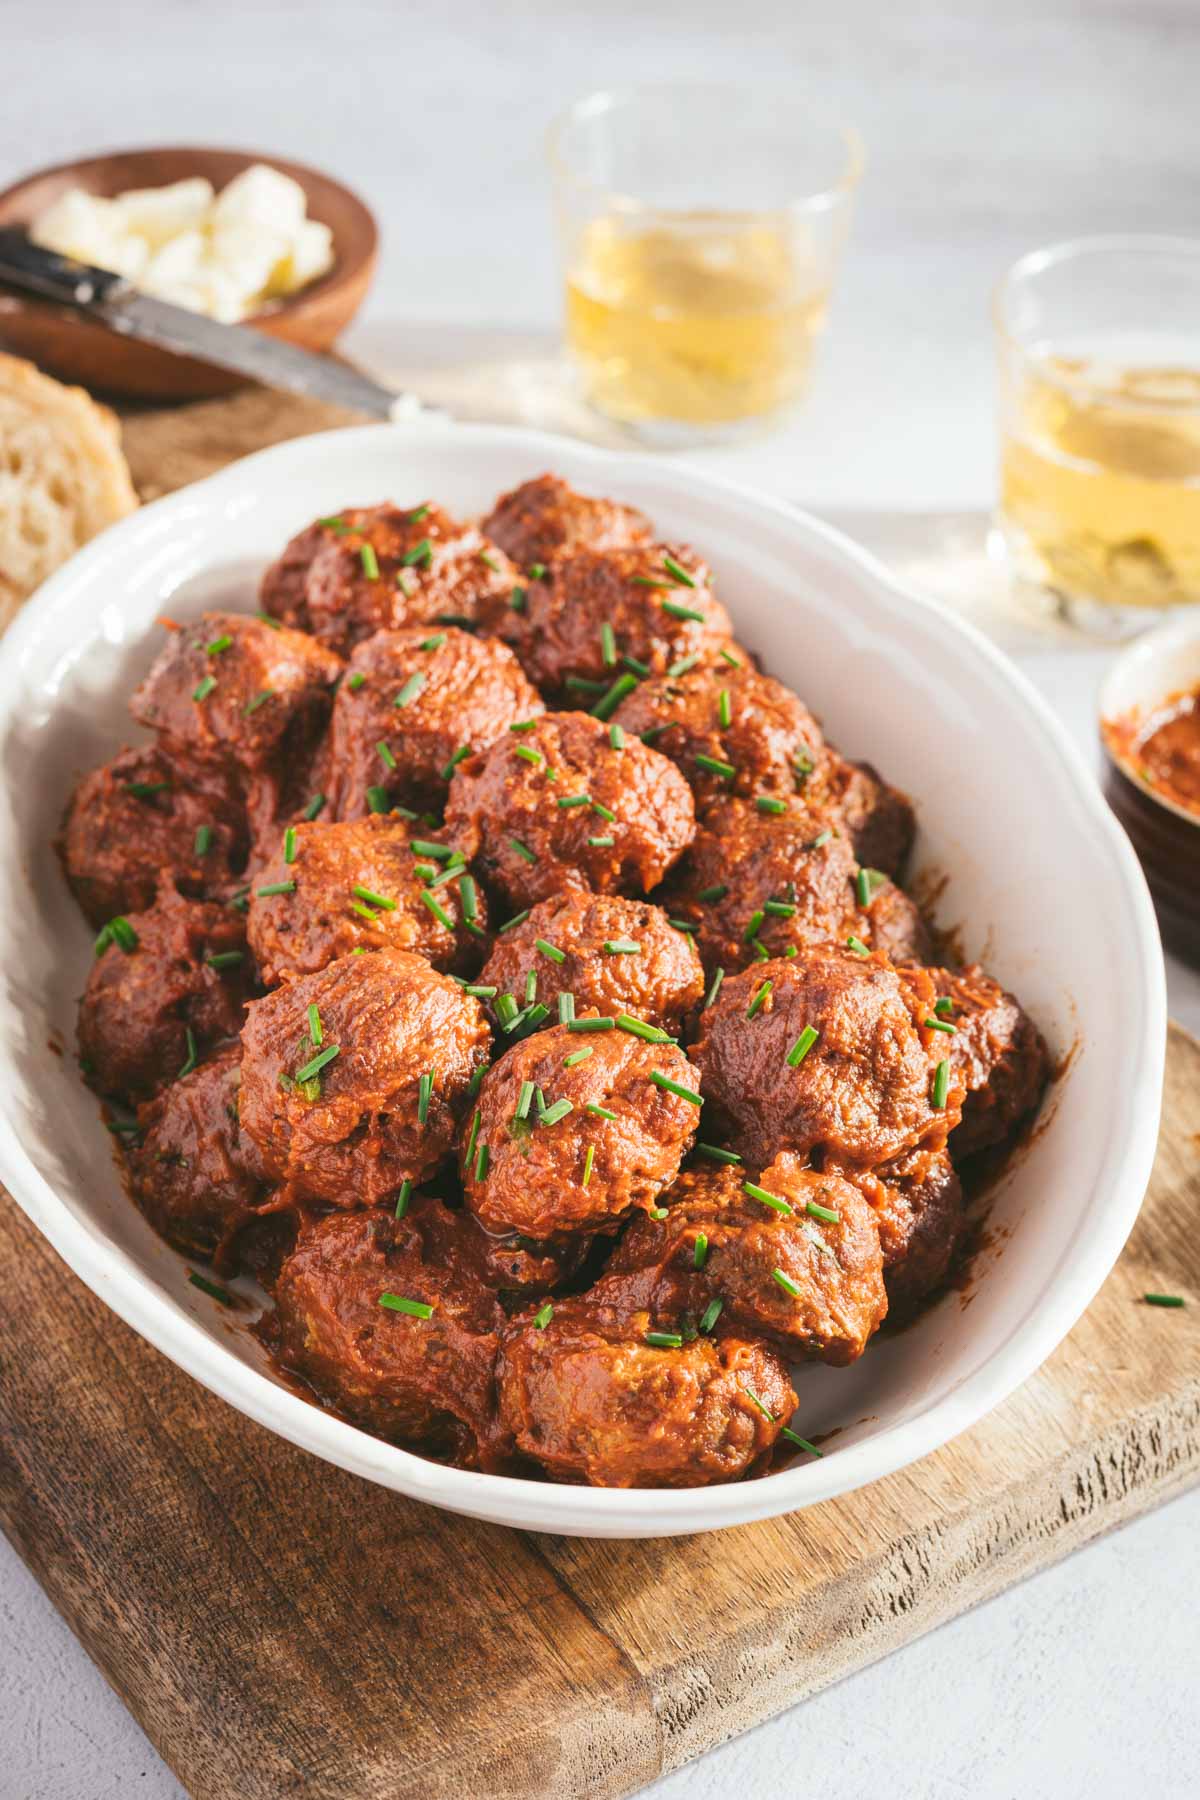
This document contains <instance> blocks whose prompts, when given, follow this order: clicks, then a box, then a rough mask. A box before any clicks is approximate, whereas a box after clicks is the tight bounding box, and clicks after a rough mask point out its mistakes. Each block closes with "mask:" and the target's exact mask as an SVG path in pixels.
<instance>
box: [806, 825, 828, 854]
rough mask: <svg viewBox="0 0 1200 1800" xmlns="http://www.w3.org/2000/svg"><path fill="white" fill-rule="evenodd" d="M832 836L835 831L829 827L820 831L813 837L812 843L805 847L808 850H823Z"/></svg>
mask: <svg viewBox="0 0 1200 1800" xmlns="http://www.w3.org/2000/svg"><path fill="white" fill-rule="evenodd" d="M832 837H833V832H832V831H830V830H829V829H828V828H827V829H826V830H824V831H818V833H817V835H816V837H815V838H814V839H813V841H812V843H811V844H806V845H805V849H807V850H823V849H824V848H825V846H826V844H828V843H829V842H830V840H831V839H832Z"/></svg>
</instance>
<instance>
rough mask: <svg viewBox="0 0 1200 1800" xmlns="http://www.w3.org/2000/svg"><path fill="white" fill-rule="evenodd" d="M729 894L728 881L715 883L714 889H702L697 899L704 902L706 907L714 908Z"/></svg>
mask: <svg viewBox="0 0 1200 1800" xmlns="http://www.w3.org/2000/svg"><path fill="white" fill-rule="evenodd" d="M728 892H729V883H728V882H727V881H717V882H714V884H713V886H712V887H706V888H701V890H700V892H699V893H698V894H697V895H696V898H697V900H700V901H702V902H703V903H704V905H705V906H712V905H714V904H715V903H716V902H717V901H718V900H723V899H724V898H725V896H726V894H727V893H728Z"/></svg>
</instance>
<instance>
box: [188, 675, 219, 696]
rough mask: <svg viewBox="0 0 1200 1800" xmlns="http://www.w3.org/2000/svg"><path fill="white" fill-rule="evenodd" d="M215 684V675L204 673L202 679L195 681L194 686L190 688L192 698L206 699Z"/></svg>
mask: <svg viewBox="0 0 1200 1800" xmlns="http://www.w3.org/2000/svg"><path fill="white" fill-rule="evenodd" d="M216 685H217V678H216V676H215V675H206V676H205V677H204V679H203V680H202V681H198V682H197V683H196V685H195V687H194V688H193V689H192V699H193V700H207V699H208V696H209V695H210V694H211V693H212V691H213V689H214V688H215V687H216Z"/></svg>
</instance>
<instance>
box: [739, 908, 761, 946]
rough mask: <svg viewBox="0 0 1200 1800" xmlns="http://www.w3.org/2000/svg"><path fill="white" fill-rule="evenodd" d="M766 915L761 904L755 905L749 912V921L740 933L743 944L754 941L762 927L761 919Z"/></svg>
mask: <svg viewBox="0 0 1200 1800" xmlns="http://www.w3.org/2000/svg"><path fill="white" fill-rule="evenodd" d="M766 916H767V915H766V911H765V909H764V908H763V907H761V906H760V907H756V908H755V910H754V911H753V912H752V913H751V914H750V923H749V924H748V925H747V927H746V929H745V931H743V933H742V942H743V944H752V943H753V942H754V940H755V938H756V937H757V936H758V934H759V931H760V929H761V927H762V923H763V920H764V919H765V918H766Z"/></svg>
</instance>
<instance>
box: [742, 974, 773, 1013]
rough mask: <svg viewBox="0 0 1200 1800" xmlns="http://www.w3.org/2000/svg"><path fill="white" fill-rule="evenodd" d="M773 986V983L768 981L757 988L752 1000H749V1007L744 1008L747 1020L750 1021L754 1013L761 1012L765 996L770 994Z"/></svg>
mask: <svg viewBox="0 0 1200 1800" xmlns="http://www.w3.org/2000/svg"><path fill="white" fill-rule="evenodd" d="M773 986H774V983H773V982H772V981H769V980H768V981H764V982H763V984H762V986H761V987H760V988H759V990H758V992H757V993H756V994H755V996H754V998H753V1000H751V1002H750V1004H749V1006H748V1007H747V1008H746V1017H747V1018H748V1019H752V1018H753V1017H754V1015H755V1013H756V1012H759V1011H761V1009H762V1004H763V1002H764V1000H765V999H766V997H767V995H768V994H769V993H770V991H771V989H772V987H773Z"/></svg>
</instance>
